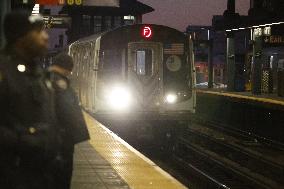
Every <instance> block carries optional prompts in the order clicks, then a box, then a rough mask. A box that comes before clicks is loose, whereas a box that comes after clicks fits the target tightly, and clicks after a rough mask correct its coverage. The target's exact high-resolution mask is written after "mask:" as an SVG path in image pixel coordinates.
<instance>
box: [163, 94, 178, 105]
mask: <svg viewBox="0 0 284 189" xmlns="http://www.w3.org/2000/svg"><path fill="white" fill-rule="evenodd" d="M176 101H177V95H176V94H168V95H167V96H166V102H167V103H169V104H174V103H176Z"/></svg>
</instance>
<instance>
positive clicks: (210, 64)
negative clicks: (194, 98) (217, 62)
mask: <svg viewBox="0 0 284 189" xmlns="http://www.w3.org/2000/svg"><path fill="white" fill-rule="evenodd" d="M208 76H209V77H208V88H209V89H212V88H213V82H214V77H213V40H212V39H210V40H209V41H208Z"/></svg>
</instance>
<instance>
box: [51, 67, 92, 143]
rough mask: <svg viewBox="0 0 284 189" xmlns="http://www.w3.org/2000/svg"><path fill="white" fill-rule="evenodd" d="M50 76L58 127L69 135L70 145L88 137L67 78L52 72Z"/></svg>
mask: <svg viewBox="0 0 284 189" xmlns="http://www.w3.org/2000/svg"><path fill="white" fill-rule="evenodd" d="M50 78H51V81H52V84H53V87H54V89H55V104H56V114H57V118H58V123H59V127H60V128H61V130H62V131H63V132H65V133H66V136H68V137H69V141H70V145H74V144H77V143H80V142H83V141H86V140H89V139H90V136H89V132H88V129H87V125H86V122H85V119H84V116H83V114H82V110H81V107H80V106H79V101H78V98H77V95H76V93H75V91H74V90H73V88H72V87H71V86H70V82H69V80H68V78H66V77H64V76H62V75H60V74H58V73H55V72H52V73H50Z"/></svg>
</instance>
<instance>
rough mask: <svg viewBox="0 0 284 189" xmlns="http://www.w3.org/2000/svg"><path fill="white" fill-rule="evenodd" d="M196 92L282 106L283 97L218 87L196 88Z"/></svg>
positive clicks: (283, 104) (283, 103)
mask: <svg viewBox="0 0 284 189" xmlns="http://www.w3.org/2000/svg"><path fill="white" fill-rule="evenodd" d="M196 92H197V93H201V94H211V95H218V96H224V97H231V98H238V99H241V100H246V101H252V102H258V103H265V104H270V105H277V106H284V97H279V96H277V95H276V94H261V95H253V94H252V93H251V92H228V91H225V90H220V89H197V90H196Z"/></svg>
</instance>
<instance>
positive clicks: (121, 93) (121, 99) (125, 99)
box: [108, 87, 131, 110]
mask: <svg viewBox="0 0 284 189" xmlns="http://www.w3.org/2000/svg"><path fill="white" fill-rule="evenodd" d="M130 101H131V96H130V93H129V91H128V90H127V89H126V88H124V87H114V88H113V89H112V90H111V91H110V94H109V95H108V102H109V105H110V106H111V107H112V108H113V109H117V110H121V109H125V108H127V107H128V106H129V105H130Z"/></svg>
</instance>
